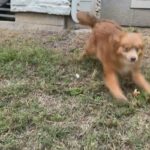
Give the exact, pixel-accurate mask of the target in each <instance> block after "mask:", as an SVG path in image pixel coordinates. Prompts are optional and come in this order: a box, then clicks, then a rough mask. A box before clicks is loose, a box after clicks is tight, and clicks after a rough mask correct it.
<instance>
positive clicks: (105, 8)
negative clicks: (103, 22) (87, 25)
mask: <svg viewBox="0 0 150 150" xmlns="http://www.w3.org/2000/svg"><path fill="white" fill-rule="evenodd" d="M1 1H3V3H4V2H5V1H7V3H8V1H10V0H0V2H1ZM2 10H4V9H2ZM79 10H81V11H82V10H83V11H88V12H91V13H92V14H94V15H96V16H97V17H98V18H103V19H112V20H115V21H117V22H119V23H120V24H121V25H125V26H142V27H145V26H146V27H150V19H149V18H150V0H119V1H118V0H11V1H10V11H11V13H12V12H13V13H15V23H16V24H15V25H16V26H18V25H19V26H20V28H30V29H34V28H38V27H39V26H40V27H41V28H43V29H50V30H59V29H64V28H69V27H76V25H77V23H78V20H77V18H76V13H77V12H78V11H79Z"/></svg>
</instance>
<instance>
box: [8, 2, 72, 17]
mask: <svg viewBox="0 0 150 150" xmlns="http://www.w3.org/2000/svg"><path fill="white" fill-rule="evenodd" d="M11 11H13V12H39V13H48V14H54V15H70V11H71V0H11Z"/></svg>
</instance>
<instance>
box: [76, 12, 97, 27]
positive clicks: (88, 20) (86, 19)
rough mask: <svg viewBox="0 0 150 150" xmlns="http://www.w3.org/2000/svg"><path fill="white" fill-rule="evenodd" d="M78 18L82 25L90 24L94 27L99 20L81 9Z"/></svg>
mask: <svg viewBox="0 0 150 150" xmlns="http://www.w3.org/2000/svg"><path fill="white" fill-rule="evenodd" d="M77 18H78V20H79V23H80V24H82V25H88V26H90V27H92V28H93V27H94V25H95V24H96V23H97V22H98V20H97V18H96V17H95V16H93V15H91V14H90V13H88V12H84V11H80V12H78V13H77Z"/></svg>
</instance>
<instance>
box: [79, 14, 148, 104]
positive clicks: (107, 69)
mask: <svg viewBox="0 0 150 150" xmlns="http://www.w3.org/2000/svg"><path fill="white" fill-rule="evenodd" d="M77 18H78V20H79V23H80V24H82V25H88V26H90V27H91V28H92V33H91V34H90V36H89V39H88V41H87V43H86V46H85V51H84V53H83V55H82V57H84V56H91V57H93V56H94V57H96V58H97V59H98V60H99V61H100V62H101V63H102V66H103V71H104V80H105V85H106V87H107V88H108V89H109V91H110V92H111V93H112V95H113V96H114V97H115V98H116V99H117V100H119V101H120V102H126V101H127V98H126V96H125V95H124V93H123V91H122V89H121V88H120V85H119V82H118V78H117V75H118V74H121V75H126V74H131V76H132V78H133V81H134V82H135V83H136V84H137V85H138V86H140V87H141V88H143V89H144V90H145V91H146V92H147V93H149V94H150V84H149V83H148V82H147V81H146V80H145V78H144V76H143V75H142V74H141V71H140V64H141V59H142V56H143V40H142V36H141V34H139V33H130V32H125V31H123V30H122V28H121V26H120V25H118V24H117V23H116V22H113V21H110V20H98V19H96V17H94V16H92V15H90V14H89V13H87V12H78V13H77Z"/></svg>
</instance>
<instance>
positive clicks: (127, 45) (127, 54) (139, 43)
mask: <svg viewBox="0 0 150 150" xmlns="http://www.w3.org/2000/svg"><path fill="white" fill-rule="evenodd" d="M117 53H118V54H119V55H121V56H122V58H123V59H124V60H125V61H126V62H128V63H131V64H134V63H136V62H137V61H139V59H140V58H141V56H142V54H143V40H142V36H141V35H140V34H139V33H125V34H124V35H123V36H122V38H121V41H120V46H119V48H118V51H117Z"/></svg>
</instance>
